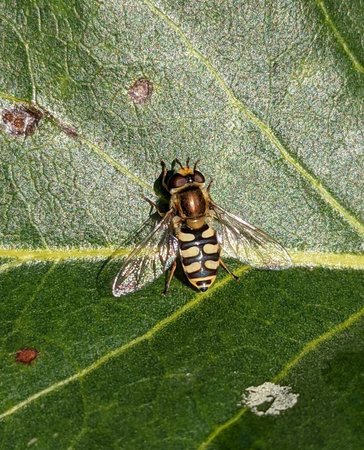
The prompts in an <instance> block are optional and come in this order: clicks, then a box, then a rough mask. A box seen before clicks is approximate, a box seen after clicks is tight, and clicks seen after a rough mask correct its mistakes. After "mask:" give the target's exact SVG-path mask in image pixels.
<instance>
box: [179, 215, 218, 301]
mask: <svg viewBox="0 0 364 450" xmlns="http://www.w3.org/2000/svg"><path fill="white" fill-rule="evenodd" d="M177 238H178V241H179V248H180V256H181V261H182V267H183V270H184V272H185V274H186V276H187V278H188V280H189V281H190V283H191V284H192V285H193V286H195V287H196V288H197V289H198V290H200V291H202V292H204V291H206V290H207V289H208V288H209V287H210V286H211V285H212V283H213V282H214V281H215V278H216V273H217V269H218V267H219V264H220V250H221V249H220V244H219V243H218V240H217V236H216V232H215V231H214V230H213V229H212V228H211V227H210V226H209V225H207V224H206V223H205V224H204V225H203V226H202V227H201V228H200V229H198V230H192V229H191V228H189V227H188V226H187V225H186V224H183V225H182V227H181V229H180V231H179V232H178V234H177Z"/></svg>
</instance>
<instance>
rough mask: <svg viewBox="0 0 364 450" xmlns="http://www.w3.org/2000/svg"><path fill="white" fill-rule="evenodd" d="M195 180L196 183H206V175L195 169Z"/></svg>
mask: <svg viewBox="0 0 364 450" xmlns="http://www.w3.org/2000/svg"><path fill="white" fill-rule="evenodd" d="M193 181H195V182H196V183H204V182H205V177H204V176H203V175H202V173H201V172H199V171H198V170H195V172H194V174H193Z"/></svg>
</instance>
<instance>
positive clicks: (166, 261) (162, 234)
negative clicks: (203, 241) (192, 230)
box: [113, 211, 178, 297]
mask: <svg viewBox="0 0 364 450" xmlns="http://www.w3.org/2000/svg"><path fill="white" fill-rule="evenodd" d="M172 217H173V212H172V211H169V212H168V213H166V215H165V216H164V217H163V218H162V219H161V218H159V221H157V223H156V224H155V226H154V228H153V229H152V230H151V231H150V232H149V233H148V234H147V235H146V237H144V238H143V239H142V240H141V241H140V243H139V244H138V246H137V247H136V248H135V249H134V250H133V251H132V252H131V253H130V255H129V256H127V258H126V259H125V261H124V263H123V265H122V266H121V268H120V271H119V273H118V274H117V276H116V278H115V281H114V284H113V294H114V296H115V297H120V296H121V295H126V294H129V293H130V292H134V291H137V290H139V289H141V288H142V287H143V286H145V285H146V284H147V283H150V282H152V281H153V280H155V279H156V278H158V277H159V276H160V275H162V273H164V272H165V271H166V270H168V268H169V267H170V266H171V264H172V262H173V261H174V260H175V259H176V255H177V250H178V241H177V239H176V238H175V237H174V236H173V234H172V233H171V226H170V225H171V220H172ZM153 220H154V219H153V218H151V219H150V220H148V221H147V222H145V224H144V226H143V228H142V229H140V231H139V234H138V233H137V235H139V236H140V233H141V234H144V233H145V229H147V230H148V227H150V226H151V225H152V223H153Z"/></svg>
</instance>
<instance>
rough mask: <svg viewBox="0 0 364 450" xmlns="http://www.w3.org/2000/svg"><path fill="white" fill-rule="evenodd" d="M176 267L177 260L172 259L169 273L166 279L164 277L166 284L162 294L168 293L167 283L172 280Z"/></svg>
mask: <svg viewBox="0 0 364 450" xmlns="http://www.w3.org/2000/svg"><path fill="white" fill-rule="evenodd" d="M176 267H177V260H174V261H173V263H172V266H171V268H170V269H169V274H168V277H167V279H166V285H165V287H164V291H163V294H164V295H167V294H168V291H169V285H170V284H171V281H172V278H173V275H174V272H175V270H176Z"/></svg>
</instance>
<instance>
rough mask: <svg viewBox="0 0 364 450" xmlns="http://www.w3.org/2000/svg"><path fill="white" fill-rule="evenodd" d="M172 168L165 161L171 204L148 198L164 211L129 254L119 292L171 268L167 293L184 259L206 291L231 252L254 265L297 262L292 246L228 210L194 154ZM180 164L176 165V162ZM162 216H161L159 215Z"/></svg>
mask: <svg viewBox="0 0 364 450" xmlns="http://www.w3.org/2000/svg"><path fill="white" fill-rule="evenodd" d="M174 162H175V163H177V164H178V165H179V168H178V169H177V170H176V169H172V170H170V171H169V170H167V167H166V165H165V163H164V162H162V174H161V179H162V186H163V187H164V189H165V190H166V191H167V193H168V196H169V209H168V210H167V211H166V212H162V211H161V210H160V209H159V206H158V205H157V204H155V203H153V202H152V201H150V200H148V199H146V200H147V201H148V202H149V203H151V204H152V205H153V207H155V208H156V211H157V213H158V214H154V215H151V216H150V218H149V219H148V221H147V222H146V223H145V226H144V227H143V228H142V230H148V233H147V235H146V236H145V237H144V238H143V239H141V241H140V242H139V244H138V245H137V246H136V248H135V249H134V250H133V251H132V252H131V253H130V254H129V256H127V258H126V259H125V261H124V263H123V265H122V267H121V269H120V271H119V273H118V274H117V276H116V278H115V281H114V284H113V294H114V296H116V297H120V296H121V295H125V294H128V293H130V292H134V291H137V290H139V289H141V288H142V287H143V286H145V285H146V284H147V283H150V282H152V281H153V280H155V279H156V278H158V277H159V276H160V275H162V274H163V273H164V272H166V271H167V270H168V269H170V271H169V274H168V277H167V278H166V284H165V289H164V293H167V292H168V289H169V285H170V282H171V280H172V278H173V274H174V272H175V270H176V266H177V260H178V258H179V259H180V261H181V264H182V268H183V270H184V273H185V275H186V277H187V279H188V281H189V282H190V283H191V284H192V285H193V286H194V287H195V288H196V289H198V290H199V291H202V292H204V291H206V290H207V289H208V288H209V287H210V286H211V285H212V284H213V282H214V281H215V278H216V274H217V270H218V268H219V267H220V266H221V267H222V268H223V269H225V270H226V271H227V272H228V273H229V274H230V275H232V276H233V277H234V278H237V277H236V276H235V275H234V274H233V273H232V272H231V271H230V270H229V269H228V268H227V266H226V265H225V263H224V261H223V259H222V257H224V256H227V257H231V258H235V259H238V260H239V261H241V262H243V263H245V264H248V265H251V266H253V267H260V268H268V269H278V268H284V267H288V266H290V264H291V260H290V257H289V255H288V253H287V252H286V250H285V249H284V248H283V247H282V246H281V245H280V244H279V243H278V242H276V241H275V240H274V239H273V238H272V237H270V236H268V235H267V234H266V233H264V232H263V231H261V230H259V229H258V228H256V227H254V226H253V225H250V224H249V223H247V222H245V221H244V220H242V219H240V218H239V217H237V216H235V215H233V214H231V213H229V212H227V211H225V210H224V209H223V208H221V207H220V206H218V205H217V204H216V203H214V201H213V200H212V199H211V196H210V187H211V182H210V184H209V185H208V186H207V187H205V177H204V176H203V175H202V173H201V172H199V171H198V170H196V168H197V164H198V161H197V162H196V163H195V165H194V166H193V168H191V167H190V166H189V159H188V160H187V162H186V165H185V166H183V165H182V164H181V163H180V162H179V161H178V160H177V159H176V160H175V161H174ZM172 167H174V165H172ZM155 216H157V219H156V218H155Z"/></svg>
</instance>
